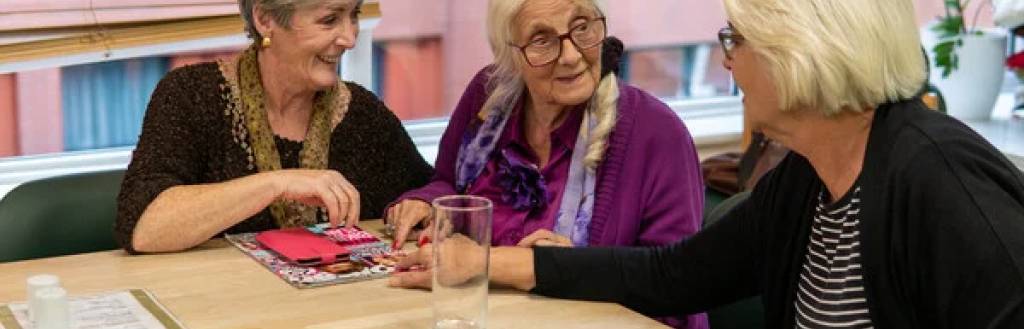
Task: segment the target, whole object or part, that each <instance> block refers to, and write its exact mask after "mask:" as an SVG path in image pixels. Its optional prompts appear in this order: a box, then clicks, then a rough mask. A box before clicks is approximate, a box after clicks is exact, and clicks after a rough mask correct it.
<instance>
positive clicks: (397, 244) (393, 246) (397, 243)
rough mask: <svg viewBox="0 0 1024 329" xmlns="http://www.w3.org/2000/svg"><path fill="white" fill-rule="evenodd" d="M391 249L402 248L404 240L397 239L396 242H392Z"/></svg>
mask: <svg viewBox="0 0 1024 329" xmlns="http://www.w3.org/2000/svg"><path fill="white" fill-rule="evenodd" d="M391 249H394V250H399V249H402V241H395V243H392V244H391Z"/></svg>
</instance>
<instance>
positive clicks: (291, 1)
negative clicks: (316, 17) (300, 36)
mask: <svg viewBox="0 0 1024 329" xmlns="http://www.w3.org/2000/svg"><path fill="white" fill-rule="evenodd" d="M351 2H358V3H359V4H360V5H362V2H363V1H362V0H238V11H239V12H240V13H241V14H242V20H244V21H245V33H246V34H248V35H249V37H250V38H252V39H254V40H260V39H263V35H261V34H260V31H258V30H256V17H253V8H256V7H260V8H263V11H264V12H266V13H267V14H269V15H270V17H271V18H272V19H273V20H274V22H275V23H277V25H280V26H283V27H285V28H288V27H291V25H292V15H294V14H295V10H297V9H299V8H307V7H312V6H316V5H320V4H323V3H351Z"/></svg>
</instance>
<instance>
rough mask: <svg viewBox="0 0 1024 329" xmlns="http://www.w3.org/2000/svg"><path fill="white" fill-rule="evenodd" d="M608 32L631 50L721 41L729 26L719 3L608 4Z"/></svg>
mask: <svg viewBox="0 0 1024 329" xmlns="http://www.w3.org/2000/svg"><path fill="white" fill-rule="evenodd" d="M607 4H608V13H607V15H608V29H609V33H610V34H611V35H614V36H617V37H619V38H620V39H622V40H623V43H625V44H626V47H628V48H640V47H656V46H667V45H681V44H692V43H701V42H711V41H715V40H717V39H716V38H717V37H716V36H715V33H716V32H717V31H718V29H719V28H721V27H722V26H724V25H725V24H726V23H725V22H726V19H725V11H724V10H723V9H722V5H721V4H720V3H719V1H708V0H701V1H679V0H644V1H636V0H634V1H622V0H608V1H607Z"/></svg>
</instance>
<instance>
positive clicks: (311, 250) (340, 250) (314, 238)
mask: <svg viewBox="0 0 1024 329" xmlns="http://www.w3.org/2000/svg"><path fill="white" fill-rule="evenodd" d="M256 241H259V243H261V244H263V245H264V246H265V247H267V248H268V249H270V250H273V251H274V252H276V253H278V254H279V255H281V257H282V258H284V259H286V260H288V261H289V262H291V263H293V264H296V265H301V266H318V265H328V264H334V263H336V262H338V260H339V259H345V258H347V257H348V255H349V251H348V249H346V248H345V247H342V246H340V245H338V244H336V243H334V242H333V241H331V240H329V239H327V238H326V237H324V236H322V235H318V234H316V233H313V232H311V231H310V230H308V229H306V228H303V227H297V228H289V229H280V230H273V231H266V232H263V233H260V234H258V235H256Z"/></svg>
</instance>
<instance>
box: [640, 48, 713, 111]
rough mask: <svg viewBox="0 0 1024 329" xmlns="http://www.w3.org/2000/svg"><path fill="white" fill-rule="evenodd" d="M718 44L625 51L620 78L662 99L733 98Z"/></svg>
mask: <svg viewBox="0 0 1024 329" xmlns="http://www.w3.org/2000/svg"><path fill="white" fill-rule="evenodd" d="M722 57H723V55H722V49H721V47H718V45H717V44H710V43H701V44H694V45H685V46H675V47H664V48H654V49H633V50H628V51H627V52H626V55H625V56H624V57H623V63H622V78H623V79H624V80H625V81H626V82H628V83H630V84H632V85H634V86H636V87H638V88H640V89H643V90H645V91H647V92H649V93H651V94H652V95H654V96H657V97H660V98H664V99H687V98H707V97H714V96H729V95H732V90H733V88H732V79H731V78H730V75H729V72H728V71H727V70H726V69H725V68H723V67H722V65H721V63H722Z"/></svg>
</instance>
